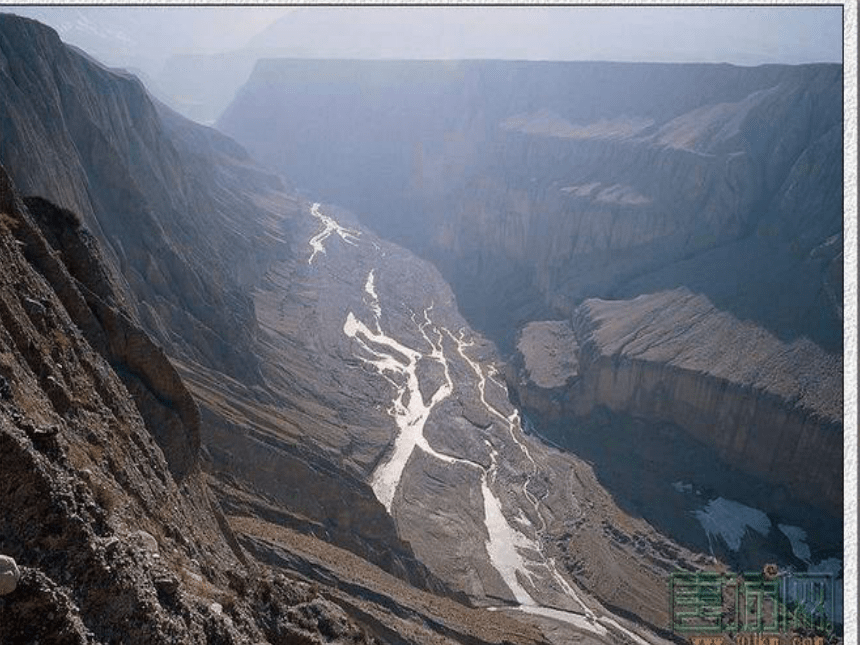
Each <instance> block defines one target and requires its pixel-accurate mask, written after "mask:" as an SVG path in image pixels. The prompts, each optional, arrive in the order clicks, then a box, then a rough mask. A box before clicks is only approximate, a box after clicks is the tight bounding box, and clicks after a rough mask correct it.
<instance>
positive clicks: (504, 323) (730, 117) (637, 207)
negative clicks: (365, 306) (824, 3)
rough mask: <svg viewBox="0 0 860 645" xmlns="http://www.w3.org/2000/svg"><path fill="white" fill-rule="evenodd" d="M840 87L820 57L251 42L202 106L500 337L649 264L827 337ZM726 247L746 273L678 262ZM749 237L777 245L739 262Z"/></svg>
mask: <svg viewBox="0 0 860 645" xmlns="http://www.w3.org/2000/svg"><path fill="white" fill-rule="evenodd" d="M419 79H420V80H419ZM841 88H842V69H841V67H840V66H838V65H807V66H796V67H790V66H761V67H756V68H739V67H733V66H730V65H659V64H653V65H652V64H622V63H526V62H507V61H463V62H418V61H400V62H398V61H386V62H375V61H354V62H350V63H346V64H345V63H343V62H342V61H337V62H332V61H314V62H312V63H310V64H308V63H306V62H305V61H302V62H297V61H290V60H280V61H277V60H269V61H261V62H260V63H259V64H258V65H257V67H256V69H255V70H254V73H253V74H252V76H251V78H250V79H249V81H248V83H247V84H246V85H245V87H244V88H243V89H242V90H241V91H240V92H239V93H238V94H237V97H236V99H235V101H234V103H233V104H232V105H231V106H230V108H228V110H227V111H226V112H225V114H224V116H223V117H222V118H221V120H220V121H219V125H220V127H222V128H224V130H225V131H226V132H228V133H229V134H231V135H232V136H235V137H236V138H237V140H238V141H240V142H242V143H243V144H245V145H247V146H248V147H249V149H250V150H251V151H252V152H253V153H255V154H257V155H258V156H259V158H261V159H263V160H265V161H267V162H268V163H270V164H272V165H273V166H274V167H276V168H279V169H280V170H282V171H283V172H284V173H285V174H288V175H289V176H290V177H292V178H293V180H294V181H295V182H296V184H297V185H299V186H300V187H302V188H305V189H310V190H313V191H314V192H315V194H318V195H320V196H322V197H325V198H328V199H329V200H330V201H336V202H338V203H341V204H343V205H345V206H348V207H350V208H351V209H352V210H354V211H355V212H356V213H358V214H359V216H360V217H361V218H362V220H363V221H364V222H365V223H367V224H369V225H370V226H372V227H374V228H375V229H376V230H377V231H378V232H380V234H382V235H384V236H385V237H388V238H389V239H394V240H396V241H398V242H399V243H402V244H404V245H405V246H407V247H408V248H410V249H412V250H413V251H416V252H417V253H418V254H419V255H421V256H423V257H427V258H430V259H432V260H433V262H434V263H435V264H436V265H437V266H438V267H439V268H440V270H442V272H443V274H444V275H445V277H446V279H448V281H449V282H450V283H451V284H452V286H453V287H454V290H455V292H456V293H457V296H458V300H459V303H460V307H461V308H462V311H463V313H464V314H465V315H466V316H467V318H468V319H469V321H470V323H471V324H472V325H473V326H474V327H476V328H478V329H480V330H482V331H484V332H486V333H488V334H489V335H490V336H491V337H492V338H493V339H494V340H495V341H496V342H497V343H499V344H500V345H501V346H502V348H503V349H504V350H505V351H510V352H512V350H513V340H514V336H515V330H516V329H518V328H520V327H521V326H522V325H523V324H525V323H526V322H529V321H531V320H541V319H549V318H560V317H569V316H570V315H571V314H572V312H573V310H574V309H575V308H576V306H578V304H579V303H580V302H581V301H582V300H583V299H585V298H588V297H602V298H606V297H628V296H635V295H638V294H639V293H649V292H650V291H646V290H644V289H646V288H650V286H651V284H652V283H653V282H656V280H653V281H651V282H648V286H647V287H646V286H645V285H643V284H642V283H641V282H636V281H637V280H640V279H642V276H643V274H644V275H647V274H649V273H651V272H655V271H663V273H662V274H661V275H660V280H659V281H660V289H659V290H665V289H671V288H674V287H677V286H679V285H686V286H689V287H690V288H696V289H697V290H702V291H703V293H706V294H707V295H708V296H709V297H711V298H712V299H713V300H714V301H719V305H720V307H721V308H724V309H727V310H729V311H732V312H734V313H735V314H737V315H739V316H741V317H744V318H746V317H752V319H753V320H756V321H757V322H759V323H760V324H762V325H763V326H765V327H766V328H768V329H769V330H770V331H772V332H773V333H775V334H777V335H779V336H781V337H786V336H790V337H792V338H794V337H798V336H802V335H806V336H809V337H810V338H812V339H813V340H815V342H817V343H819V344H821V345H823V346H825V347H827V348H828V349H830V350H831V351H839V348H840V347H841V342H842V341H841V338H842V334H841V322H840V318H839V314H838V306H837V305H835V304H833V302H832V299H830V300H822V301H821V302H819V300H818V299H819V295H820V293H821V291H822V284H825V283H827V281H829V280H830V278H828V277H827V269H826V265H827V263H828V262H829V261H831V260H832V259H833V258H834V257H835V256H836V255H838V253H839V250H840V247H841V241H840V240H841V238H839V237H838V234H839V232H840V231H841V225H842V224H841V223H842V207H841V198H840V195H841V194H842V185H841V181H842V180H841V164H842V161H841V158H842V152H841V150H842V145H841V122H842V109H841V99H842V89H841ZM263 124H265V125H263ZM376 185H384V186H385V190H374V191H368V190H366V187H367V186H376ZM404 213H411V214H414V216H412V217H405V216H404ZM813 213H814V216H813V215H812V214H813ZM834 235H836V236H837V238H836V240H835V243H834V245H833V246H832V247H830V248H829V250H828V251H827V252H826V258H822V261H807V262H805V264H801V263H800V262H798V260H799V259H803V258H807V257H808V254H809V253H810V252H811V250H812V249H813V248H815V247H816V246H817V245H820V244H822V243H824V242H825V241H826V240H828V239H830V238H831V237H832V236H834ZM741 239H744V240H745V239H754V240H758V241H760V242H762V244H758V245H752V244H747V245H746V246H732V245H733V244H734V243H735V242H736V241H737V240H741ZM764 242H767V243H766V244H765V243H764ZM724 247H731V250H730V251H727V252H726V253H725V254H724V255H731V256H732V257H731V260H730V261H729V262H728V263H727V264H726V266H724V267H723V268H722V269H723V270H724V271H728V272H729V273H732V274H736V276H737V278H736V280H735V282H737V283H740V284H743V285H750V287H748V289H746V290H739V289H736V288H733V287H729V286H728V285H726V286H725V288H723V286H722V285H723V284H725V282H721V283H720V284H718V285H716V286H715V287H709V284H708V280H707V279H699V277H700V275H699V273H698V272H699V271H701V267H689V266H687V264H689V262H688V261H689V260H690V259H691V258H695V257H698V256H699V255H702V254H707V253H709V252H711V251H713V250H714V249H719V248H724ZM762 255H764V256H765V257H770V258H774V257H779V261H778V262H774V263H773V264H774V266H773V267H771V268H770V269H767V270H766V271H765V275H763V276H761V277H759V275H758V273H759V271H755V270H751V269H747V268H745V267H747V266H748V265H749V264H750V263H753V262H755V260H756V259H757V258H758V257H760V256H762ZM783 256H785V257H783ZM724 261H725V259H724ZM685 263H686V264H685ZM762 264H763V265H764V266H765V268H766V267H767V262H765V261H762ZM711 277H713V276H711ZM693 281H696V286H695V287H694V286H693V285H692V284H691V282H693ZM764 285H768V287H769V288H770V289H771V290H773V289H779V288H786V287H788V288H791V287H789V285H795V286H794V291H795V295H796V298H797V299H798V300H799V301H800V304H798V301H797V300H795V301H792V302H786V301H785V300H784V299H773V298H763V297H759V296H760V295H761V294H762V293H764V292H766V288H765V286H764ZM798 286H799V287H800V288H798ZM652 290H653V289H652ZM749 291H755V292H756V296H750V297H746V293H748V292H749ZM831 291H832V289H831ZM797 311H802V312H803V315H799V314H798V313H797Z"/></svg>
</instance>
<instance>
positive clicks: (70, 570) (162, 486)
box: [0, 167, 373, 645]
mask: <svg viewBox="0 0 860 645" xmlns="http://www.w3.org/2000/svg"><path fill="white" fill-rule="evenodd" d="M29 203H30V204H31V205H33V206H34V210H37V211H38V215H35V214H34V213H31V212H30V211H29V209H28V207H27V206H26V205H25V204H24V202H23V201H22V200H21V199H20V198H19V197H18V195H17V194H16V192H15V191H14V188H13V186H12V183H11V182H10V181H9V179H8V176H7V175H6V174H5V173H4V172H3V170H2V167H0V264H2V266H3V267H4V271H3V272H2V275H0V374H2V377H0V384H2V388H0V390H2V392H0V394H2V396H0V470H2V472H3V477H2V478H0V553H2V554H3V555H2V556H0V642H3V643H21V644H22V645H23V644H28V643H56V644H60V643H64V644H65V643H81V644H85V643H86V644H90V643H105V642H122V643H130V644H138V643H139V644H143V643H147V644H151V643H211V642H220V643H235V644H237V645H238V644H239V643H247V642H264V641H265V642H270V643H278V642H296V639H299V640H300V641H301V642H305V643H319V644H320V645H322V644H323V643H327V642H332V641H336V640H337V639H338V638H347V637H348V638H349V639H350V641H351V642H358V643H370V642H373V639H372V637H371V636H369V635H368V633H367V632H366V631H365V630H364V628H362V627H361V626H359V625H357V624H356V623H355V622H354V621H353V620H351V619H350V618H349V617H348V616H347V615H346V614H345V613H344V611H343V609H341V608H340V607H338V606H336V605H334V604H333V603H330V602H329V601H326V600H324V599H322V598H321V597H320V596H319V591H318V588H314V587H312V586H311V585H310V584H308V583H307V582H301V581H297V580H288V579H286V578H285V577H284V576H283V575H282V574H279V573H273V572H272V571H270V570H269V569H267V568H266V567H262V566H260V565H258V564H256V563H254V562H252V561H251V560H250V559H249V558H248V557H247V556H246V555H245V553H244V552H243V551H242V548H241V547H240V546H239V543H238V541H237V540H236V538H235V536H234V535H233V533H232V529H231V528H230V526H229V524H228V522H227V520H226V519H225V518H224V516H223V514H222V512H221V510H220V508H219V507H218V504H217V502H215V501H214V499H213V497H212V494H211V493H210V491H209V490H208V488H207V486H206V484H205V481H204V477H203V476H202V474H201V473H200V471H199V469H197V468H196V467H194V465H195V464H196V461H197V445H196V442H195V441H194V440H195V439H198V440H199V438H197V437H196V436H195V435H194V434H193V433H192V432H191V431H192V430H196V431H198V432H199V427H198V426H199V420H198V419H196V416H195V415H196V414H197V413H196V407H193V406H194V403H193V401H192V400H191V399H190V396H189V395H188V392H187V390H185V389H184V386H183V385H182V382H181V380H179V378H178V376H177V374H176V372H175V370H173V368H172V366H171V365H170V362H169V361H168V360H167V359H166V358H165V356H164V354H163V352H161V350H159V349H158V347H157V345H155V343H154V342H153V341H152V340H150V339H149V338H148V337H147V336H146V334H145V333H144V332H143V331H141V330H140V329H139V328H138V327H136V326H135V325H134V324H133V323H132V322H131V318H130V317H129V316H128V314H127V313H126V312H125V311H124V310H123V309H122V307H121V305H120V304H119V302H118V301H119V298H118V297H117V296H116V294H111V293H110V292H109V291H103V292H102V293H101V296H104V297H105V299H104V300H103V299H102V298H101V297H99V296H98V295H96V293H95V292H94V291H93V290H90V289H89V288H88V287H87V285H88V284H89V285H90V286H92V288H93V289H94V290H98V289H100V288H101V287H104V286H105V285H101V287H100V286H99V285H98V284H94V283H93V282H92V280H97V279H98V278H99V276H101V277H104V276H106V275H108V274H107V272H106V270H105V267H104V266H102V265H101V264H100V254H99V253H98V249H97V247H96V245H95V244H91V243H92V239H91V238H89V237H88V236H87V235H86V233H85V231H83V230H81V229H80V227H79V225H80V221H79V219H78V218H77V217H76V216H74V215H73V214H71V213H70V212H66V211H60V210H57V209H56V208H55V207H53V206H52V205H50V204H49V203H48V202H45V201H41V200H39V201H32V200H29ZM37 222H38V224H37ZM57 239H63V240H65V243H63V244H61V245H59V248H61V249H62V250H55V249H53V248H52V246H51V244H52V243H53V242H56V240H57ZM49 240H50V241H49ZM82 266H86V267H88V268H89V269H91V270H92V271H93V272H92V273H91V274H87V273H83V274H80V273H79V274H77V275H73V270H75V268H80V267H82ZM78 278H80V279H78ZM108 301H109V302H111V303H112V304H107V302H108ZM195 424H198V425H195ZM159 432H161V433H162V434H159ZM170 432H173V433H175V434H174V435H166V434H164V433H170ZM168 451H172V453H173V454H170V453H169V452H168ZM180 460H185V461H180Z"/></svg>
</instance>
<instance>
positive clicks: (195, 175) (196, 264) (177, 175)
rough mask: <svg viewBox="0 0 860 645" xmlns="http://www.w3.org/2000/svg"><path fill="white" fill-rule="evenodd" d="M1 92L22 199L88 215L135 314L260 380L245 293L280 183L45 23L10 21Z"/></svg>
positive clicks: (3, 149) (188, 349)
mask: <svg viewBox="0 0 860 645" xmlns="http://www.w3.org/2000/svg"><path fill="white" fill-rule="evenodd" d="M25 70H26V71H25ZM0 91H2V93H3V95H4V96H5V97H6V100H4V101H3V105H2V107H0V123H2V126H0V144H2V145H0V162H2V163H3V164H4V165H5V166H6V168H7V169H8V172H9V173H10V175H11V177H12V178H13V180H14V181H15V182H16V185H18V187H19V188H20V190H21V192H22V193H23V194H25V195H40V196H43V197H46V198H48V199H50V200H51V201H52V202H54V203H55V204H57V205H59V206H61V207H63V208H67V209H70V210H72V211H73V212H76V213H79V214H80V215H81V217H82V220H83V222H84V223H85V224H86V225H87V227H88V228H89V229H90V230H91V231H92V232H93V234H94V235H95V237H96V239H98V241H99V242H100V243H101V245H102V247H103V249H104V250H105V259H106V261H107V264H108V267H107V271H108V274H109V276H110V279H111V280H112V281H114V282H115V283H116V284H117V285H118V286H119V289H118V290H117V292H118V293H120V294H122V296H121V297H122V299H123V301H124V302H125V303H126V305H127V310H128V311H129V312H130V315H131V316H132V319H133V320H134V321H136V322H137V323H138V324H141V325H143V326H144V327H145V328H146V329H147V330H148V331H149V332H150V333H152V334H153V336H154V337H155V338H157V339H158V340H159V341H161V342H162V343H163V344H170V345H172V346H175V347H176V348H177V349H178V350H180V351H182V352H184V353H185V354H187V355H188V356H189V357H192V358H194V359H195V360H198V361H201V362H203V363H205V364H208V365H215V366H218V367H219V368H222V369H225V370H227V371H228V372H230V373H232V374H235V375H241V376H242V377H243V378H254V376H255V374H256V369H257V368H256V363H255V361H254V355H253V352H251V351H250V344H249V343H250V341H251V339H252V338H253V333H254V324H253V311H252V308H251V303H250V300H249V298H248V296H247V295H246V294H245V293H244V292H243V291H242V289H240V285H241V284H244V283H246V282H247V281H248V280H249V278H250V277H251V276H253V275H256V274H258V273H259V262H261V261H264V260H265V258H266V253H267V251H268V250H270V249H272V246H273V242H274V241H275V238H274V237H273V236H272V235H271V232H264V231H263V230H262V228H261V226H260V224H259V223H260V220H261V219H265V218H266V217H269V216H271V212H272V210H273V207H272V206H271V203H274V202H278V203H279V205H280V206H282V207H283V208H285V209H286V208H288V202H286V201H284V199H283V196H282V195H280V193H279V191H281V190H282V187H281V184H280V181H279V180H278V179H277V178H275V177H272V176H271V175H268V174H266V173H264V172H262V171H260V170H259V169H258V168H256V167H255V166H254V165H253V164H252V163H250V161H249V160H248V158H247V155H246V154H245V153H244V151H243V150H242V149H241V148H240V147H239V146H237V145H236V144H234V143H233V142H230V141H229V140H227V139H226V138H225V137H223V136H221V135H218V134H217V133H215V132H214V131H211V130H208V129H206V128H203V127H200V126H196V125H194V124H192V123H190V122H188V121H186V120H184V119H182V118H181V117H179V116H177V115H173V114H171V113H170V112H169V110H168V109H167V108H163V107H160V106H157V105H155V104H154V103H153V101H151V100H150V99H149V97H148V95H147V94H146V91H145V90H144V88H143V86H142V85H141V84H140V82H139V81H138V80H137V79H136V78H134V77H133V76H130V75H128V74H125V73H123V72H117V71H111V70H108V69H106V68H104V67H102V66H101V65H100V64H98V63H97V62H95V61H93V60H92V59H89V58H87V57H86V56H85V55H84V54H82V53H81V52H79V51H76V50H72V49H70V48H68V47H65V46H64V45H63V44H62V43H61V41H60V40H59V38H58V36H57V34H56V33H55V32H54V31H53V30H51V29H48V28H45V27H43V26H42V25H39V24H38V23H36V22H34V21H30V20H25V19H20V18H16V17H14V16H10V15H0ZM266 200H267V201H268V203H264V201H266ZM199 276H208V277H207V278H206V279H201V278H200V277H199ZM192 338H193V339H194V340H193V341H191V340H190V339H192Z"/></svg>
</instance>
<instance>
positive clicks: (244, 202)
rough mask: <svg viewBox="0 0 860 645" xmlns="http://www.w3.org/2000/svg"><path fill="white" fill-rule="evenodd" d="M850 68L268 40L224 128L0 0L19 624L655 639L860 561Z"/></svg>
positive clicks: (3, 523) (362, 638) (0, 434)
mask: <svg viewBox="0 0 860 645" xmlns="http://www.w3.org/2000/svg"><path fill="white" fill-rule="evenodd" d="M419 79H420V80H419ZM841 82H842V69H841V66H838V65H809V66H791V67H789V66H762V67H757V68H737V67H733V66H728V65H713V66H711V65H707V66H706V65H689V66H688V65H624V64H609V63H607V64H602V63H594V64H590V63H581V64H580V63H576V64H574V63H519V62H508V61H466V62H458V61H453V62H431V61H421V62H398V61H373V62H369V61H363V62H356V61H325V60H322V61H321V60H302V61H299V60H263V61H260V62H258V63H257V65H256V67H255V68H254V71H253V73H252V75H251V78H250V79H249V81H248V83H247V84H246V86H245V87H244V88H242V89H241V90H240V91H239V92H238V93H237V96H236V98H235V100H234V102H233V103H232V104H231V105H230V106H229V107H228V108H227V110H226V111H225V113H224V114H223V115H222V117H221V119H220V120H219V121H218V122H217V124H216V128H212V127H206V126H202V125H199V124H197V123H194V122H192V121H189V120H187V119H185V118H184V117H182V116H180V115H178V114H177V113H175V112H174V111H173V110H171V108H169V107H168V106H166V105H164V104H162V103H160V102H159V101H158V100H157V99H155V98H153V97H152V96H151V94H150V93H149V92H148V91H147V88H146V87H145V86H144V84H143V83H141V81H140V80H138V79H137V78H136V77H134V76H133V75H131V74H129V73H128V72H125V71H123V70H114V69H108V68H106V67H105V66H103V65H101V64H100V63H98V62H97V61H95V60H94V59H92V58H90V57H89V56H88V55H86V54H85V53H83V52H81V51H79V50H77V49H75V48H71V47H69V46H67V45H65V44H63V43H62V41H61V40H60V39H59V37H58V36H57V34H56V33H55V32H54V31H53V30H51V29H50V28H47V27H45V26H43V25H41V24H39V23H37V22H35V21H32V20H27V19H22V18H17V17H15V16H11V15H8V14H0V92H2V94H3V96H4V97H6V99H5V100H4V101H3V102H2V103H0V168H2V170H0V254H2V258H3V259H2V263H3V267H4V272H3V276H2V280H0V289H2V291H3V298H2V310H1V311H0V323H2V326H0V343H2V346H0V352H2V353H0V377H2V381H0V394H2V401H0V441H1V442H2V443H3V445H4V446H6V447H5V448H4V449H3V450H2V452H0V460H2V462H3V464H2V466H3V472H4V473H9V476H8V477H5V476H4V479H3V481H2V483H0V493H2V495H0V508H2V513H0V518H2V519H0V554H3V555H9V556H11V557H13V558H14V559H15V561H16V562H17V563H18V565H19V567H20V568H21V576H20V581H19V583H18V589H17V590H15V591H13V592H12V593H10V594H7V595H3V596H0V640H2V641H3V642H15V643H17V642H21V643H30V642H43V643H102V642H104V643H108V642H123V643H126V642H129V643H136V642H140V643H144V642H146V643H161V642H164V643H168V642H170V643H175V642H183V643H202V642H218V643H262V642H268V643H271V644H272V645H278V644H280V643H329V642H331V643H345V642H392V643H413V642H418V643H444V642H460V643H470V644H480V643H516V644H522V645H529V644H532V643H535V644H537V643H573V642H578V643H581V642H587V643H607V644H608V643H619V642H623V643H636V644H637V645H645V644H651V645H659V644H661V643H666V642H669V641H672V640H677V639H678V638H679V637H678V635H677V634H673V633H672V632H671V630H670V616H669V609H670V599H669V588H668V579H669V576H670V574H671V573H672V572H677V571H726V570H728V569H730V568H736V569H737V568H746V569H760V568H761V567H762V566H763V565H764V564H765V563H769V562H780V564H781V565H783V564H784V565H786V566H789V567H793V568H795V569H797V570H804V569H806V568H807V567H813V566H817V565H818V564H820V563H822V562H831V563H832V562H834V561H835V562H837V563H838V562H839V558H841V552H842V515H841V513H842V495H843V490H842V442H843V432H844V430H843V418H842V405H843V392H842V379H843V364H842V356H841V350H842V291H843V286H842V270H841V267H842V245H843V239H842V215H843V214H842V200H841V195H842V167H841V163H842V131H841V128H842V125H841V123H842V104H841ZM789 286H790V288H789ZM3 386H5V387H3ZM4 392H5V393H4ZM7 393H8V396H7ZM705 466H706V467H705ZM649 471H650V472H649ZM643 473H644V475H643ZM640 476H641V479H639V480H638V481H637V477H640ZM738 508H740V510H737V509H738ZM725 509H729V510H730V511H731V512H730V513H729V514H731V513H735V515H736V516H737V517H740V518H747V520H745V521H741V523H740V524H737V522H735V524H731V522H728V521H723V519H724V517H723V516H721V515H720V513H721V512H723V511H725ZM745 509H750V510H745ZM756 512H757V513H760V514H761V515H762V516H764V518H765V519H764V520H761V519H760V516H759V515H755V513H756ZM749 518H753V519H749ZM735 520H737V518H735ZM840 566H841V564H837V565H836V567H835V570H836V571H837V573H838V571H839V569H840ZM42 615H50V616H51V618H50V620H49V621H48V622H45V621H42V620H41V619H40V616H42ZM129 616H131V617H133V619H131V622H128V620H129V618H128V617H129Z"/></svg>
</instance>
